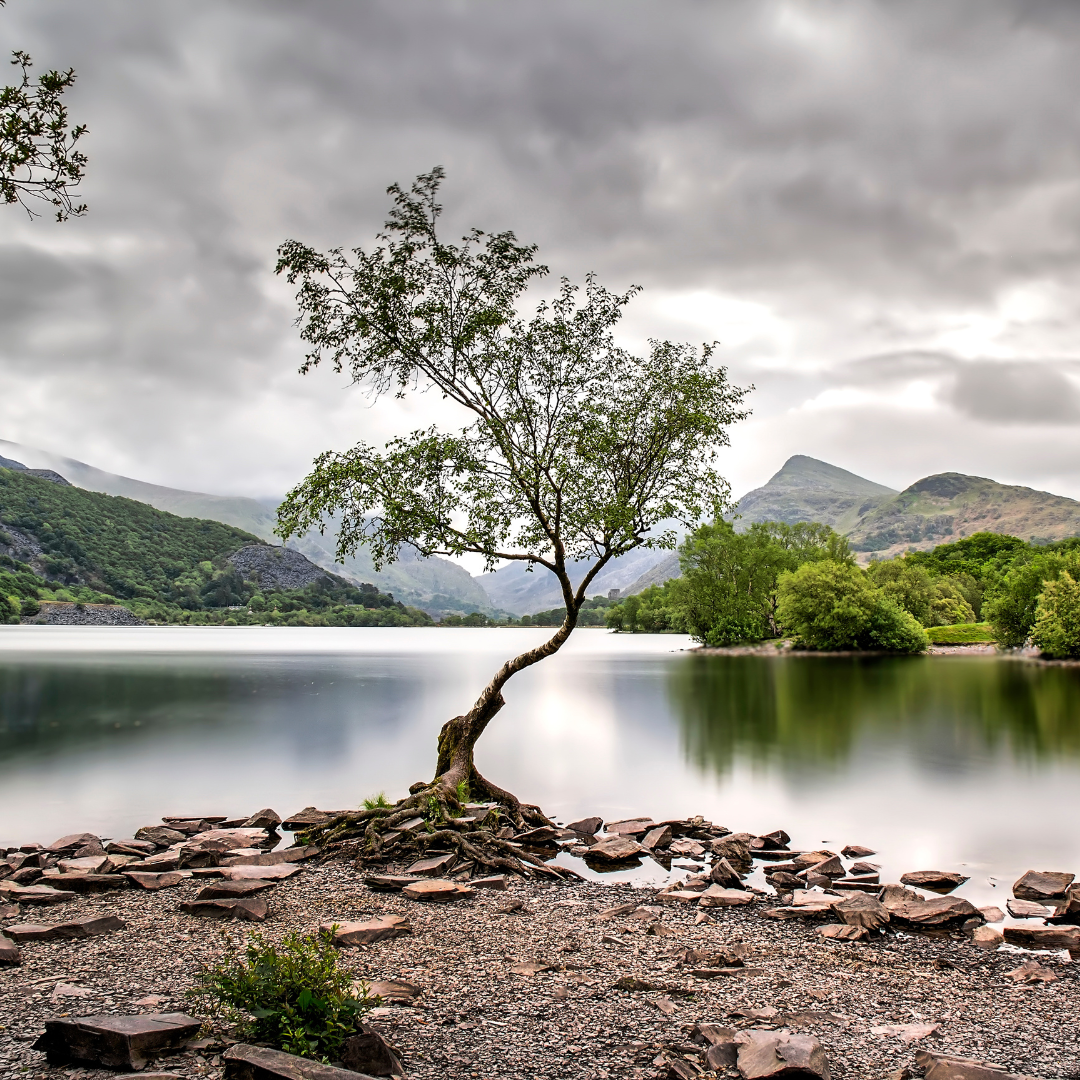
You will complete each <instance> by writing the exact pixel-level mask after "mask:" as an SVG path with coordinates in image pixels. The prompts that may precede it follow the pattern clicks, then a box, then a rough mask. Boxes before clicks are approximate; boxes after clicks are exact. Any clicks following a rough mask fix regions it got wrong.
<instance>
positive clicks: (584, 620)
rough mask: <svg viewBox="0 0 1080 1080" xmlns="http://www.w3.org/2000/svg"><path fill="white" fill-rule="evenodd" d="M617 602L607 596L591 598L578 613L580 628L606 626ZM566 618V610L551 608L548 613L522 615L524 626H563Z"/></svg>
mask: <svg viewBox="0 0 1080 1080" xmlns="http://www.w3.org/2000/svg"><path fill="white" fill-rule="evenodd" d="M615 604H616V601H614V600H609V599H608V598H607V597H606V596H590V597H589V599H588V600H586V601H585V602H584V603H583V604H582V605H581V608H580V609H579V611H578V621H577V624H578V626H604V625H606V624H607V614H608V612H609V611H610V610H611V609H612V608H613V607H615ZM565 618H566V608H562V607H557V608H550V609H549V610H548V611H537V612H536V613H534V614H532V615H522V616H521V620H520V623H521V625H522V626H562V623H563V620H564V619H565Z"/></svg>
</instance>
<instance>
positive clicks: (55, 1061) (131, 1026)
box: [34, 1013, 202, 1070]
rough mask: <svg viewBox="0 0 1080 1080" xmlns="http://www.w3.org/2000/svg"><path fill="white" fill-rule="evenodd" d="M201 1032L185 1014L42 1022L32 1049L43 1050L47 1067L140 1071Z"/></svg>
mask: <svg viewBox="0 0 1080 1080" xmlns="http://www.w3.org/2000/svg"><path fill="white" fill-rule="evenodd" d="M201 1027H202V1021H201V1020H196V1019H194V1018H193V1017H191V1016H188V1015H186V1014H185V1013H142V1014H140V1015H138V1016H78V1017H71V1018H67V1019H59V1020H46V1021H45V1033H44V1034H43V1035H42V1036H41V1038H39V1039H38V1041H37V1042H36V1043H34V1049H35V1050H43V1051H44V1052H45V1054H46V1056H47V1057H48V1060H49V1064H50V1065H70V1064H80V1065H90V1066H102V1067H104V1068H106V1069H125V1070H130V1069H141V1068H143V1066H144V1065H145V1064H146V1062H147V1060H148V1059H149V1058H151V1057H154V1056H156V1055H157V1054H161V1053H170V1052H173V1051H176V1050H179V1049H180V1048H181V1047H182V1046H183V1045H184V1043H186V1042H187V1041H188V1040H189V1039H192V1038H194V1037H195V1036H196V1035H197V1034H198V1032H199V1028H201Z"/></svg>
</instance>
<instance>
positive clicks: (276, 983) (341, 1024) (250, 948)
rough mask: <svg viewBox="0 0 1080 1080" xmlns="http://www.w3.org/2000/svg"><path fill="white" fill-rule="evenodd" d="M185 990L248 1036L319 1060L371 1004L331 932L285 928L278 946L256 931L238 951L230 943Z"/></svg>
mask: <svg viewBox="0 0 1080 1080" xmlns="http://www.w3.org/2000/svg"><path fill="white" fill-rule="evenodd" d="M188 996H189V997H190V998H192V999H193V1000H195V1001H197V1002H199V1003H200V1004H202V1005H203V1006H204V1007H207V1008H208V1009H209V1010H210V1011H211V1012H212V1013H214V1014H215V1015H221V1014H224V1016H225V1017H227V1018H228V1019H229V1020H231V1021H233V1022H235V1023H236V1024H237V1025H238V1026H239V1027H240V1029H241V1031H242V1032H243V1034H244V1035H245V1037H247V1038H249V1039H250V1040H251V1041H253V1042H260V1043H269V1044H270V1045H272V1046H275V1047H277V1048H278V1049H279V1050H284V1051H286V1052H287V1053H290V1054H298V1055H299V1056H300V1057H306V1058H315V1059H316V1060H319V1061H323V1062H329V1061H331V1060H335V1059H337V1058H338V1057H339V1056H340V1051H341V1046H342V1044H343V1043H344V1041H345V1040H346V1039H347V1038H349V1036H350V1035H353V1034H355V1031H356V1027H357V1025H358V1024H359V1023H360V1022H361V1019H362V1017H363V1014H364V1012H365V1011H366V1010H367V1009H368V1008H370V1006H371V1004H372V1002H370V1001H369V1000H368V999H367V994H366V991H365V992H363V993H359V994H358V993H357V992H356V991H355V990H354V988H353V976H352V975H351V974H350V973H349V972H347V971H345V970H344V968H342V967H341V966H340V964H339V961H338V952H337V950H336V949H335V947H334V944H333V935H332V934H331V933H328V932H320V933H319V934H317V935H300V934H296V933H290V934H286V935H285V936H284V937H283V938H282V940H281V944H280V945H274V944H272V943H270V942H268V941H266V940H265V939H264V938H263V937H262V936H261V935H259V934H255V933H253V934H252V935H251V936H250V937H249V938H248V941H247V945H246V947H245V949H244V952H243V954H241V953H240V951H239V949H237V948H236V947H235V946H234V947H231V948H230V950H229V951H228V952H227V953H226V955H225V957H224V958H223V959H222V960H220V961H219V962H218V963H217V964H214V965H212V966H209V967H206V968H204V969H203V971H202V972H200V974H199V976H198V978H197V979H196V983H195V987H194V988H193V989H192V990H190V991H188ZM375 1000H378V999H375Z"/></svg>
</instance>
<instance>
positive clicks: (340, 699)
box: [0, 626, 1080, 907]
mask: <svg viewBox="0 0 1080 1080" xmlns="http://www.w3.org/2000/svg"><path fill="white" fill-rule="evenodd" d="M544 636H545V633H544V631H539V630H479V629H477V630H473V629H457V630H433V629H375V628H370V629H323V628H296V629H279V628H237V629H218V628H165V627H162V628H147V629H126V628H124V629H120V628H118V629H112V628H96V627H86V628H76V627H15V626H12V627H0V844H6V845H12V844H18V843H25V842H27V841H30V840H37V841H40V842H42V843H50V842H51V841H52V840H54V839H55V838H56V837H58V836H60V835H62V834H64V833H68V832H73V831H81V830H84V829H85V830H88V831H91V832H96V833H99V834H102V835H106V836H123V835H130V834H131V833H132V832H133V831H134V830H135V829H136V828H137V827H138V826H140V825H144V824H148V823H151V822H155V821H157V820H158V819H159V818H160V817H161V816H162V815H163V814H184V815H191V816H199V815H202V814H228V815H240V814H246V813H249V812H252V811H254V810H256V809H258V808H260V807H263V806H272V807H274V808H275V809H276V810H278V812H279V813H281V814H283V815H284V814H286V813H289V812H292V811H294V810H297V809H299V808H300V807H303V806H307V805H317V806H320V807H323V808H343V807H352V806H356V805H357V804H358V803H359V801H360V800H361V799H362V798H363V797H364V796H365V795H370V794H372V793H374V792H377V791H380V790H383V791H386V793H387V794H388V795H389V796H391V797H399V796H400V795H402V794H404V793H405V791H406V790H407V788H408V785H409V784H410V783H413V782H414V781H416V780H420V779H428V778H430V775H431V771H432V766H433V763H434V752H435V739H436V735H437V733H438V730H439V727H440V726H441V724H442V723H443V721H444V720H445V719H447V717H449V716H451V715H454V714H455V713H459V712H461V711H463V710H464V709H465V708H467V707H468V705H469V704H470V703H471V702H472V700H473V698H474V697H475V695H476V694H477V693H478V692H479V690H480V689H481V688H482V686H483V685H484V683H485V682H486V681H487V679H488V678H490V676H491V674H492V673H493V671H494V670H495V667H496V666H497V665H498V664H499V663H500V662H501V661H502V660H503V659H504V658H505V657H507V656H509V655H512V654H513V653H516V652H518V651H521V650H522V649H523V648H526V647H528V646H530V645H531V644H534V643H536V642H538V641H540V640H541V639H542V638H543V637H544ZM689 646H690V642H689V639H687V638H682V637H676V636H670V635H656V636H651V635H637V636H623V635H611V634H608V633H606V632H604V631H599V630H579V631H577V632H576V633H575V634H574V636H573V637H572V638H571V640H570V642H569V644H568V645H567V646H565V647H564V648H563V650H562V651H561V652H560V653H559V654H558V655H557V656H555V657H553V658H551V659H549V660H546V661H544V662H543V663H542V664H540V665H538V666H537V667H535V668H533V669H531V670H530V671H528V672H525V673H523V674H521V675H519V676H517V677H515V679H514V680H513V681H512V682H511V683H510V685H509V687H508V689H507V692H506V698H507V707H506V708H505V709H504V710H503V712H502V713H501V714H500V715H499V717H498V718H497V719H496V720H495V721H494V722H493V724H492V726H491V727H490V728H489V730H488V732H487V734H485V736H484V738H483V740H482V741H481V743H480V746H479V748H478V753H477V759H478V765H479V767H480V769H481V771H482V772H484V773H485V774H486V775H488V776H490V777H491V778H492V779H493V780H495V781H497V782H498V783H500V784H502V785H503V786H505V787H508V788H509V789H510V790H513V791H515V792H516V793H517V794H518V795H519V796H521V797H522V798H526V799H527V800H528V801H532V802H536V803H539V804H540V805H541V806H543V807H544V808H545V810H547V811H548V812H549V813H550V814H552V815H554V816H556V817H558V818H559V819H560V820H571V819H573V818H576V817H580V816H583V815H586V814H592V813H596V814H600V815H602V816H604V817H605V818H609V819H610V818H615V817H627V816H631V815H637V814H648V815H651V816H652V817H654V818H656V819H658V820H659V819H661V818H664V817H676V816H684V815H689V814H695V813H700V814H703V815H705V817H707V818H709V819H711V820H713V821H716V822H721V823H723V824H725V825H727V826H728V827H729V828H731V829H734V830H743V829H745V830H748V831H750V832H765V831H768V830H771V829H775V828H785V829H787V831H788V832H789V833H791V835H792V838H793V846H796V847H804V848H810V847H817V846H821V845H824V846H829V847H833V848H834V850H838V848H839V847H841V846H843V845H844V844H846V843H858V844H864V845H866V846H867V847H871V848H875V849H876V850H877V851H878V852H879V853H880V854H879V856H878V857H877V858H875V860H874V861H877V862H880V863H881V864H882V865H883V872H884V874H885V876H884V877H883V880H896V879H897V877H898V876H899V874H900V873H902V872H903V871H905V870H916V869H947V870H952V869H959V870H962V871H963V872H964V873H966V874H968V875H970V877H971V881H970V882H968V883H967V884H966V885H964V886H963V887H962V888H961V889H960V890H959V892H960V893H962V894H963V895H964V896H966V897H968V898H969V899H971V900H973V901H975V902H977V903H988V902H998V903H999V904H1000V906H1002V907H1003V906H1004V900H1005V898H1006V897H1007V895H1008V893H1009V889H1008V886H1009V885H1010V884H1011V882H1012V881H1013V880H1014V879H1015V878H1016V877H1018V876H1019V875H1020V874H1021V873H1022V872H1023V871H1024V870H1027V869H1031V868H1034V869H1058V870H1073V871H1080V837H1078V830H1077V827H1076V822H1077V820H1080V783H1078V781H1080V670H1077V669H1074V668H1064V667H1039V666H1037V665H1034V664H1031V663H1027V662H1023V661H1016V660H1006V659H997V658H994V657H925V658H895V659H892V658H889V659H882V658H866V659H861V660H859V659H852V658H799V657H787V658H762V657H750V656H746V657H706V656H701V655H695V654H694V653H692V652H687V651H686V650H687V649H688V648H689ZM659 873H660V871H659V869H658V868H654V867H652V866H646V867H643V868H642V869H641V870H640V871H638V872H637V875H636V876H637V877H639V878H642V879H643V878H649V877H652V878H655V877H656V875H657V874H659Z"/></svg>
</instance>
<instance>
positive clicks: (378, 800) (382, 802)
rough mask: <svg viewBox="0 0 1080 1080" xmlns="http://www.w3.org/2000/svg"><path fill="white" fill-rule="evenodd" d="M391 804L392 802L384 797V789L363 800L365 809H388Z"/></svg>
mask: <svg viewBox="0 0 1080 1080" xmlns="http://www.w3.org/2000/svg"><path fill="white" fill-rule="evenodd" d="M392 806H393V803H391V802H390V801H389V800H388V799H387V798H386V792H385V791H380V792H378V793H377V794H375V795H371V796H369V797H368V798H366V799H365V800H364V809H365V810H389V809H390V808H391V807H392Z"/></svg>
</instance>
